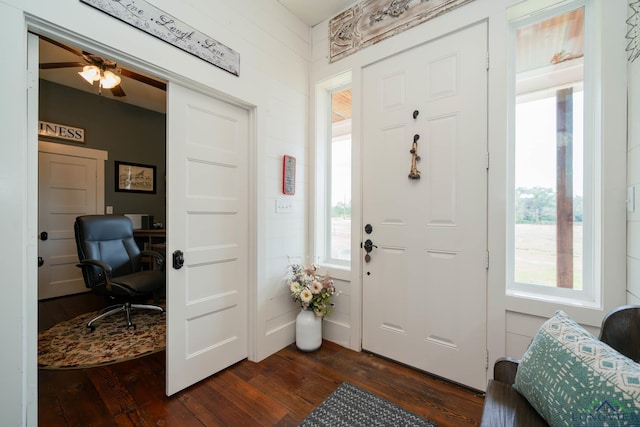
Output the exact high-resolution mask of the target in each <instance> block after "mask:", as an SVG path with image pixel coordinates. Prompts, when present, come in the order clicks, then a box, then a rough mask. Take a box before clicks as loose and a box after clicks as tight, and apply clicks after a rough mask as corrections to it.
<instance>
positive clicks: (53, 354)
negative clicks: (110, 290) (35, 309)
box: [38, 309, 166, 369]
mask: <svg viewBox="0 0 640 427" xmlns="http://www.w3.org/2000/svg"><path fill="white" fill-rule="evenodd" d="M96 315H97V312H96V313H86V314H81V315H80V316H77V317H75V318H73V319H71V320H68V321H65V322H62V323H58V324H57V325H55V326H53V327H52V328H51V329H47V330H46V331H44V332H41V333H40V334H39V335H38V366H39V367H40V368H41V369H83V368H91V367H94V366H101V365H108V364H111V363H118V362H123V361H125V360H131V359H135V358H137V357H142V356H146V355H148V354H152V353H155V352H158V351H162V350H164V349H165V346H166V340H165V335H166V326H165V319H166V316H165V314H164V313H160V312H158V311H152V310H135V309H134V310H133V311H132V320H133V323H135V325H136V329H133V328H129V329H128V330H127V327H126V325H127V323H126V318H125V314H124V312H122V313H118V314H114V315H112V316H109V317H107V318H105V319H102V320H100V321H98V322H96V323H95V326H96V329H95V331H93V332H90V331H89V330H88V329H87V327H86V326H87V323H88V322H89V321H90V320H91V319H92V318H94V317H95V316H96Z"/></svg>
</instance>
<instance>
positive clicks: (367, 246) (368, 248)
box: [363, 239, 377, 253]
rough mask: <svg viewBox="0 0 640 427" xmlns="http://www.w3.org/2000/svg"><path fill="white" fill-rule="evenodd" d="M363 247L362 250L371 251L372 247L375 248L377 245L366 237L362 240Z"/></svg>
mask: <svg viewBox="0 0 640 427" xmlns="http://www.w3.org/2000/svg"><path fill="white" fill-rule="evenodd" d="M363 247H364V250H365V251H367V253H369V252H371V251H372V250H373V248H377V246H376V245H374V244H373V242H372V241H371V239H367V240H366V241H365V242H364V246H363Z"/></svg>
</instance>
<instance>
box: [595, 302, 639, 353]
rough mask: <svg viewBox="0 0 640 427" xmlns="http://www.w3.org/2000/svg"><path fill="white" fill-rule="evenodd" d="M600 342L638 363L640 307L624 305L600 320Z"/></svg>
mask: <svg viewBox="0 0 640 427" xmlns="http://www.w3.org/2000/svg"><path fill="white" fill-rule="evenodd" d="M600 341H602V342H604V343H606V344H608V345H609V346H610V347H612V348H614V349H615V350H616V351H618V352H620V353H622V354H624V355H625V356H627V357H628V358H629V359H631V360H633V361H635V362H636V363H638V362H640V306H637V305H624V306H621V307H618V308H616V309H613V310H611V311H610V312H609V313H608V314H607V315H606V316H605V317H604V319H603V320H602V326H601V328H600Z"/></svg>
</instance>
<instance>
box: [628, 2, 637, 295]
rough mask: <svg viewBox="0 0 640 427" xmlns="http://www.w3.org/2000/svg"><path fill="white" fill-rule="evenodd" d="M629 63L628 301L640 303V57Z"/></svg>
mask: <svg viewBox="0 0 640 427" xmlns="http://www.w3.org/2000/svg"><path fill="white" fill-rule="evenodd" d="M629 13H631V10H630V11H629ZM628 67H629V68H628V70H629V71H628V74H629V91H628V100H627V102H628V105H629V112H628V123H629V124H628V126H629V132H628V144H627V150H628V154H627V184H628V185H629V187H630V188H632V191H634V193H635V209H634V210H633V211H630V212H628V213H627V233H628V240H627V303H628V304H640V120H638V117H640V58H637V59H635V60H634V61H633V62H629V65H628Z"/></svg>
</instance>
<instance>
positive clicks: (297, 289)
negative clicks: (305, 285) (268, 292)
mask: <svg viewBox="0 0 640 427" xmlns="http://www.w3.org/2000/svg"><path fill="white" fill-rule="evenodd" d="M289 289H291V292H292V293H293V294H295V295H298V294H299V293H300V290H301V289H302V285H301V284H300V283H299V282H291V283H290V284H289Z"/></svg>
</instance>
